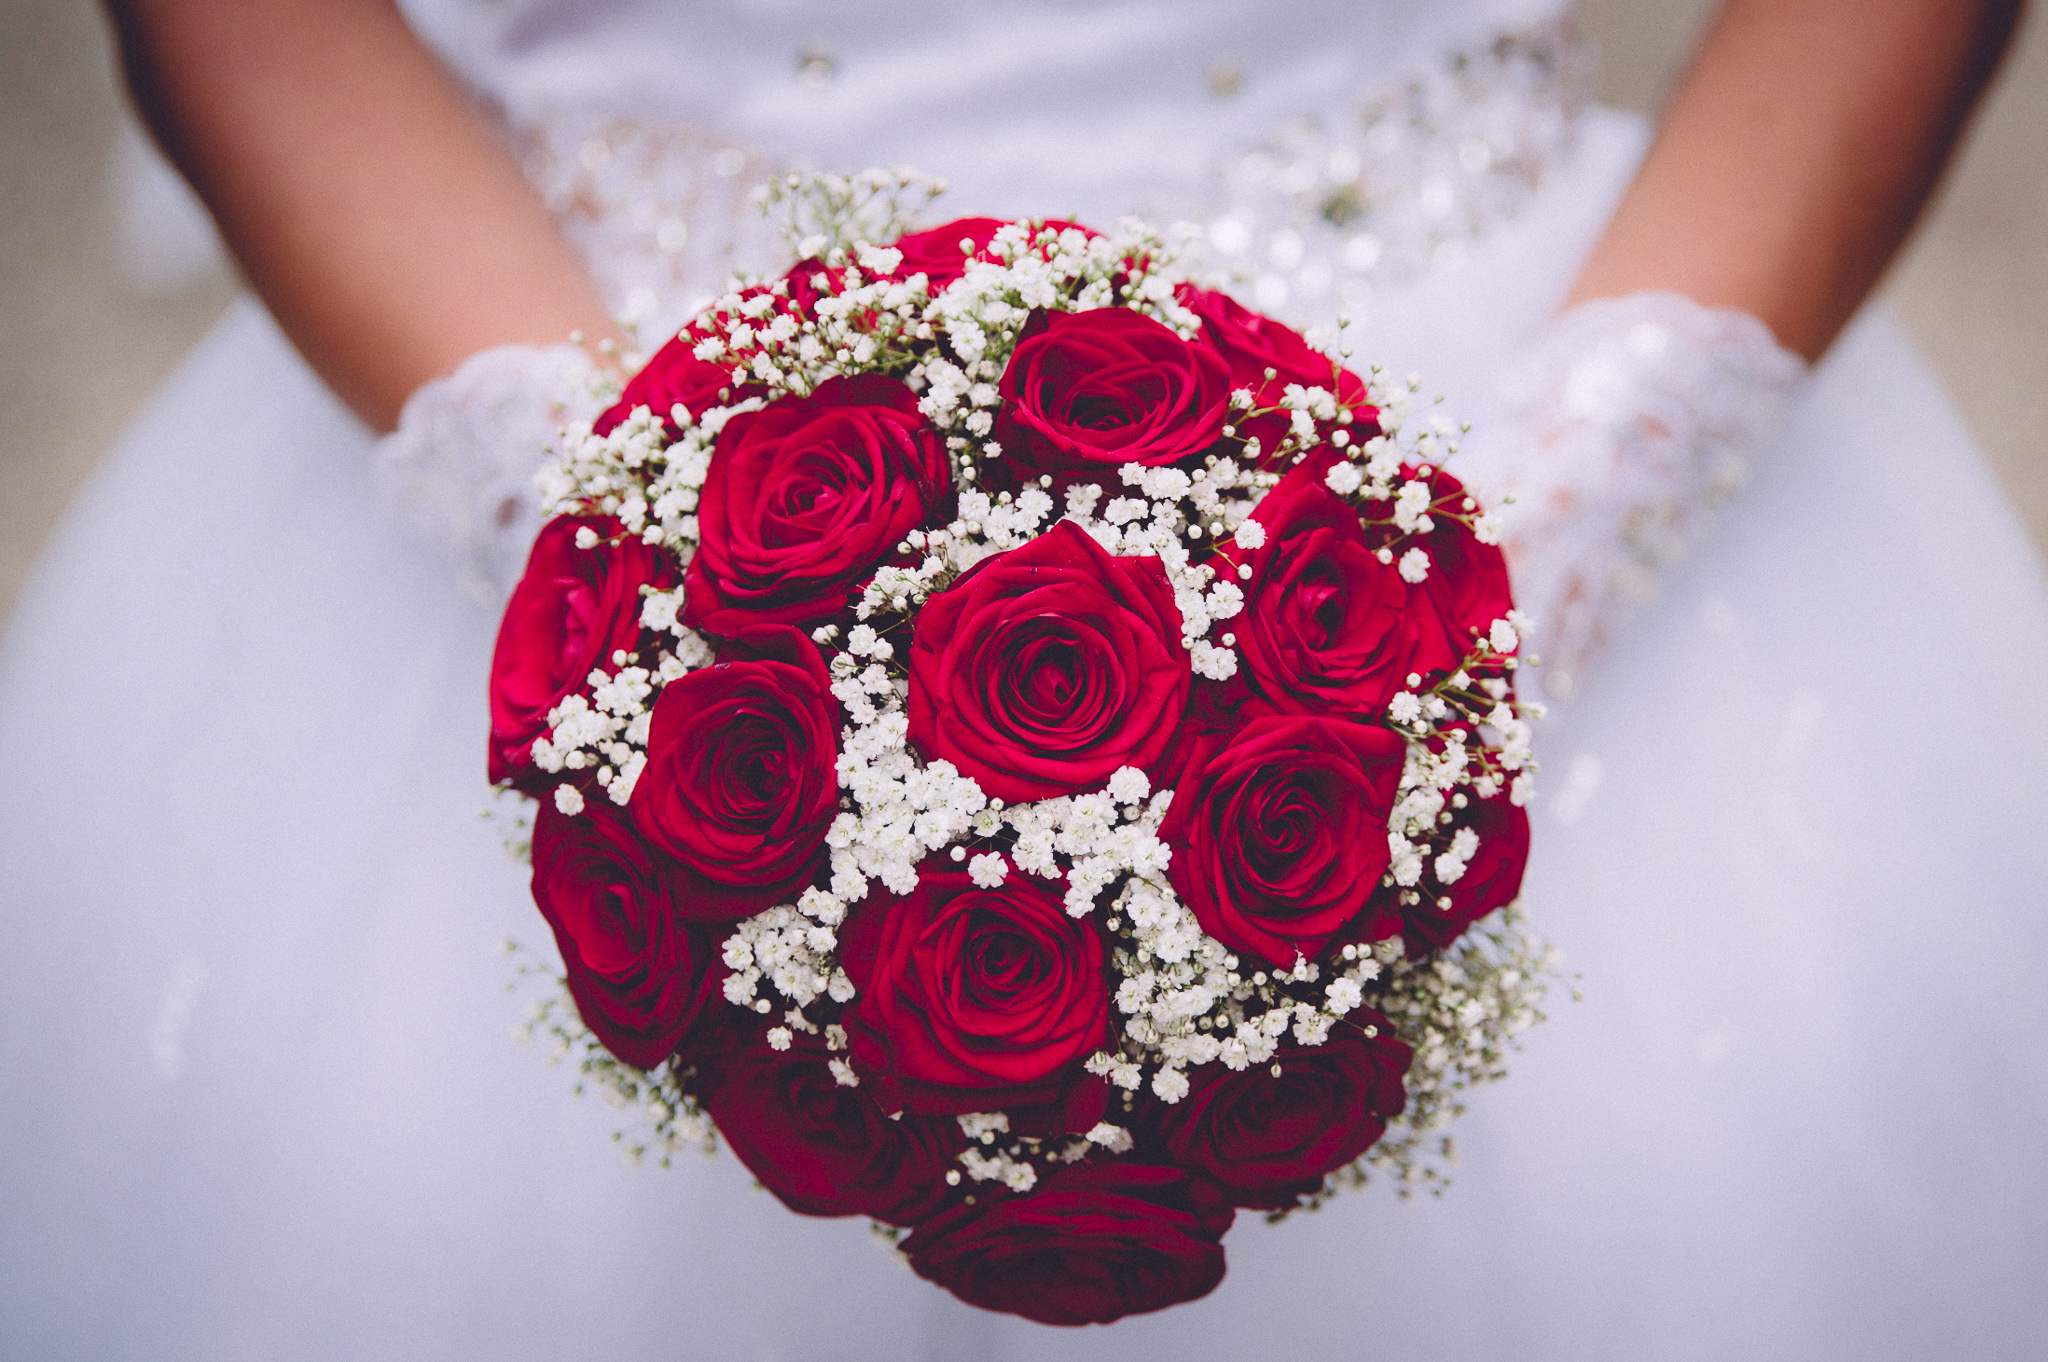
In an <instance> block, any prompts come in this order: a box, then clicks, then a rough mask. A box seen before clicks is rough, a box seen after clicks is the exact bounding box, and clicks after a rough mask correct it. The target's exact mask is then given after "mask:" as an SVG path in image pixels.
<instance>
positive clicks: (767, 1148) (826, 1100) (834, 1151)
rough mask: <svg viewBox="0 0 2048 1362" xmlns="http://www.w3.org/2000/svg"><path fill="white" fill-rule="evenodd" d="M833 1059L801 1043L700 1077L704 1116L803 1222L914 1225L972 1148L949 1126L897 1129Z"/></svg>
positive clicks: (729, 1062)
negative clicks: (859, 1219) (845, 1219)
mask: <svg viewBox="0 0 2048 1362" xmlns="http://www.w3.org/2000/svg"><path fill="white" fill-rule="evenodd" d="M831 1059H832V1055H831V1053H830V1052H829V1051H827V1050H826V1048H825V1046H824V1044H823V1043H822V1042H821V1041H819V1040H818V1039H817V1038H815V1037H812V1036H806V1035H803V1034H798V1035H797V1036H796V1037H795V1039H794V1041H793V1043H792V1044H791V1045H790V1047H789V1048H788V1049H787V1050H780V1051H778V1050H776V1049H774V1048H772V1047H771V1046H770V1045H769V1044H768V1043H767V1041H766V1040H765V1039H762V1038H760V1037H756V1038H755V1039H754V1040H752V1041H751V1042H750V1043H748V1044H746V1045H744V1046H741V1047H739V1048H736V1049H733V1050H730V1051H728V1052H726V1053H724V1054H721V1055H719V1056H718V1057H717V1058H716V1059H714V1060H712V1061H710V1062H709V1063H707V1064H706V1065H705V1066H704V1067H703V1069H702V1070H701V1071H700V1083H701V1084H702V1088H701V1090H702V1091H703V1092H705V1094H706V1096H705V1108H706V1110H708V1111H709V1112H710V1113H711V1119H712V1120H714V1121H716V1122H717V1123H718V1130H719V1133H720V1134H721V1135H723V1136H724V1137H725V1140H726V1143H727V1144H730V1145H731V1146H732V1149H733V1153H735V1154H737V1155H738V1156H739V1159H740V1162H741V1163H744V1164H745V1165H746V1166H747V1167H748V1168H749V1169H750V1170H752V1172H753V1174H754V1176H755V1177H757V1178H759V1179H760V1180H761V1185H762V1186H763V1187H766V1188H767V1189H768V1190H769V1191H771V1192H773V1193H775V1195H776V1196H778V1197H780V1198H781V1199H782V1202H783V1204H784V1205H786V1206H788V1207H789V1208H790V1209H791V1210H793V1211H796V1212H799V1213H800V1214H803V1215H865V1216H871V1217H873V1218H874V1219H876V1220H881V1221H885V1222H887V1223H889V1224H892V1225H908V1224H912V1223H914V1222H915V1221H917V1220H920V1219H922V1218H923V1217H924V1216H926V1215H929V1214H930V1213H931V1212H932V1211H933V1210H935V1209H937V1207H938V1205H939V1203H940V1202H941V1201H943V1200H944V1199H945V1197H946V1195H947V1192H948V1190H949V1189H948V1187H947V1184H946V1171H947V1169H948V1168H950V1167H952V1165H953V1159H954V1157H955V1156H956V1155H958V1154H959V1152H960V1151H961V1149H963V1148H965V1147H966V1142H967V1139H966V1136H965V1135H964V1134H963V1133H962V1132H961V1130H960V1123H959V1122H958V1121H956V1120H955V1119H954V1118H952V1117H951V1116H911V1115H903V1116H900V1117H898V1118H897V1119H894V1120H891V1119H890V1118H889V1116H888V1115H887V1114H885V1113H884V1112H883V1111H882V1108H881V1106H880V1105H879V1104H877V1103H876V1101H875V1099H874V1097H873V1096H872V1095H871V1094H870V1093H869V1092H868V1090H867V1089H865V1088H850V1087H847V1086H845V1085H844V1084H842V1083H840V1081H839V1080H838V1079H837V1078H835V1077H834V1076H833V1074H832V1070H831V1069H830V1068H829V1067H828V1065H829V1063H830V1061H831Z"/></svg>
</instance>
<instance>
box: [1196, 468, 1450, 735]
mask: <svg viewBox="0 0 2048 1362" xmlns="http://www.w3.org/2000/svg"><path fill="white" fill-rule="evenodd" d="M1252 519H1253V520H1255V521H1257V522H1258V523H1259V525H1260V526H1261V527H1263V528H1264V530H1265V532H1266V540H1265V543H1264V544H1263V545H1261V546H1260V547H1259V548H1256V549H1252V550H1249V551H1247V550H1244V549H1239V548H1237V547H1235V545H1234V544H1233V545H1232V546H1231V547H1230V548H1228V549H1227V550H1226V553H1227V555H1228V556H1229V558H1230V559H1231V561H1232V562H1234V563H1249V564H1250V565H1251V569H1252V575H1251V578H1250V580H1249V581H1248V582H1246V584H1245V605H1244V614H1243V622H1242V623H1240V624H1238V625H1237V626H1236V630H1237V636H1238V640H1239V646H1240V647H1241V648H1242V649H1243V656H1244V661H1245V670H1246V671H1247V673H1248V674H1249V676H1248V680H1249V681H1250V683H1251V685H1252V687H1253V689H1254V690H1255V691H1256V692H1257V693H1258V695H1260V696H1261V697H1262V698H1263V699H1265V700H1266V701H1267V702H1268V703H1270V704H1271V705H1272V707H1273V708H1275V709H1278V710H1284V711H1287V712H1290V713H1300V714H1315V713H1329V712H1337V713H1352V714H1362V715H1377V714H1380V713H1382V712H1384V711H1385V709H1386V705H1387V701H1388V700H1390V699H1392V698H1393V695H1394V692H1395V691H1397V690H1400V689H1401V688H1402V687H1403V686H1404V685H1405V684H1406V683H1407V678H1408V674H1409V673H1410V672H1415V671H1420V672H1429V671H1448V670H1449V669H1450V668H1452V667H1454V666H1456V665H1457V663H1458V661H1459V659H1460V658H1461V657H1462V656H1463V651H1462V649H1461V650H1459V651H1458V652H1451V651H1449V649H1448V645H1447V642H1446V640H1445V638H1444V634H1443V630H1442V628H1441V627H1440V625H1439V624H1438V622H1437V616H1436V612H1435V610H1434V608H1433V607H1432V605H1431V603H1430V602H1428V601H1427V600H1426V599H1425V598H1424V597H1423V595H1422V593H1421V592H1420V591H1419V590H1417V589H1414V588H1411V587H1410V586H1409V584H1408V583H1407V582H1406V581H1405V580H1403V579H1402V577H1401V573H1400V570H1399V569H1398V568H1396V567H1395V566H1394V565H1393V564H1391V563H1382V562H1381V561H1380V560H1379V558H1378V556H1377V555H1376V554H1375V553H1374V551H1373V549H1372V547H1371V546H1370V545H1369V544H1368V543H1367V542H1366V537H1365V531H1364V530H1363V529H1361V528H1360V526H1359V522H1358V512H1356V511H1355V510H1353V509H1352V508H1351V507H1350V506H1348V505H1346V504H1345V503H1344V502H1343V501H1342V500H1340V499H1339V498H1338V497H1337V496H1336V494H1334V493H1333V492H1331V491H1330V489H1329V488H1327V487H1325V486H1323V484H1322V482H1321V481H1320V479H1319V478H1317V477H1315V476H1312V475H1310V474H1308V473H1306V472H1305V471H1304V470H1303V469H1296V470H1294V471H1293V472H1291V473H1289V474H1288V475H1287V476H1286V477H1284V478H1282V479H1281V480H1280V485H1279V486H1277V487H1275V488H1274V489H1273V490H1272V491H1270V492H1268V493H1267V494H1266V496H1265V498H1264V499H1263V500H1261V501H1260V502H1259V505H1258V509H1257V510H1256V511H1254V512H1253V513H1252Z"/></svg>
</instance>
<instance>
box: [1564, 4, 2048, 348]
mask: <svg viewBox="0 0 2048 1362" xmlns="http://www.w3.org/2000/svg"><path fill="white" fill-rule="evenodd" d="M2021 8H2022V0H1729V3H1728V4H1727V5H1726V6H1725V7H1724V8H1723V9H1722V11H1721V13H1720V15H1719V16H1718V18H1717V19H1716V20H1715V22H1714V24H1713V25H1712V27H1711V28H1710V29H1709V30H1708V33H1707V36H1706V39H1705V41H1703V42H1702V43H1701V45H1700V47H1699V50H1698V52H1697V54H1696V55H1695V57H1694V59H1693V62H1692V65H1691V67H1690V69H1689V70H1688V71H1687V73H1686V76H1685V79H1684V81H1683V83H1682V84H1681V85H1680V86H1679V88H1678V90H1677V91H1676V93H1675V94H1674V96H1673V98H1672V100H1671V102H1670V105H1669V107H1668V108H1667V109H1666V111H1665V114H1664V118H1663V122H1662V125H1661V126H1660V128H1659V130H1658V135H1657V141H1656V144H1655V145H1654V146H1653V147H1652V149H1651V151H1650V155H1649V158H1648V159H1647V160H1646V161H1645V162H1644V165H1643V168H1642V172H1641V174H1640V175H1639V176H1638V177H1637V179H1636V181H1635V184H1634V185H1633V186H1632V187H1631V188H1630V190H1629V192H1628V196H1627V197H1626V198H1625V199H1624V200H1623V202H1622V205H1621V209H1620V211H1619V212H1617V213H1616V214H1615V217H1614V221H1613V223H1612V224H1611V225H1610V226H1609V228H1608V230H1607V233H1606V235H1605V237H1604V238H1603V239H1602V240H1601V242H1600V244H1599V247H1598V248H1597V249H1596V251H1595V252H1594V254H1593V257H1592V259H1591V260H1590V261H1589V262H1588V264H1587V267H1586V271H1585V274H1584V276H1583V277H1582V278H1581V280H1580V282H1579V285H1578V289H1577V293H1576V296H1575V299H1574V300H1575V301H1577V300H1580V299H1586V298H1606V297H1619V296H1621V295H1624V294H1628V293H1633V292H1635V291H1637V290H1641V289H1660V290H1666V291H1669V292H1672V293H1679V294H1683V295H1685V296H1686V297H1689V298H1692V299H1693V300H1695V301H1696V302H1699V303H1702V304H1705V305H1707V306H1710V307H1730V308H1738V309H1740V310H1742V311H1744V312H1747V313H1749V314H1751V315H1752V316H1755V317H1758V318H1760V319H1761V320H1762V321H1763V322H1764V323H1765V324H1766V325H1768V326H1769V327H1770V329H1771V331H1772V332H1773V333H1774V334H1775V335H1776V336H1777V338H1778V339H1779V340H1780V341H1781V342H1782V343H1783V344H1784V345H1786V346H1787V347H1788V348H1790V349H1792V350H1795V351H1797V352H1798V353H1799V354H1801V355H1803V356H1805V357H1806V358H1807V359H1809V360H1811V359H1817V358H1818V357H1819V356H1820V354H1821V352H1822V351H1823V350H1825V349H1826V348H1827V347H1828V344H1829V342H1831V341H1832V340H1833V339H1834V338H1835V336H1836V334H1837V333H1838V332H1840V331H1841V329H1842V327H1843V326H1844V325H1846V324H1847V322H1848V320H1849V318H1850V317H1851V316H1852V315H1854V313H1855V311H1856V309H1857V308H1858V307H1859V306H1861V305H1862V303H1863V300H1864V298H1865V297H1866V296H1867V295H1868V294H1869V292H1870V290H1871V288H1872V287H1873V286H1874V285H1875V284H1876V282H1877V279H1878V276H1879V275H1880V274H1881V273H1882V272H1883V270H1884V267H1885V265H1886V264H1887V263H1888V262H1889V261H1890V260H1891V257H1892V255H1893V253H1894V252H1895V251H1896V250H1897V249H1898V246H1899V243H1900V242H1901V241H1902V240H1904V238H1905V235H1906V233H1907V231H1908V230H1909V229H1910V228H1911V227H1912V225H1913V221H1914V219H1915V218H1917V217H1918V216H1919V213H1920V209H1921V207H1922V205H1923V204H1924V203H1925V202H1926V200H1927V196H1928V194H1929V193H1930V192H1931V191H1932V190H1933V187H1934V184H1935V181H1936V179H1937V178H1938V177H1939V175H1940V173H1941V169H1942V166H1943V165H1944V164H1945V163H1946V161H1947V159H1948V155H1949V151H1950V149H1951V148H1952V147H1953V146H1954V143H1955V140H1956V136H1957V134H1958V133H1959V132H1960V131H1961V129H1962V126H1963V122H1964V119H1965V118H1966V117H1967V115H1968V114H1969V111H1970V109H1971V107H1972V106H1973V105H1974V104H1975V103H1976V101H1977V97H1978V95H1979V94H1981V93H1982V91H1983V89H1984V86H1985V83H1986V82H1987V81H1988V80H1989V79H1990V77H1991V74H1992V71H1993V70H1994V68H1995V67H1996V66H1997V63H1998V59H1999V56H2000V54H2001V53H2002V52H2003V51H2004V49H2005V46H2006V43H2007V40H2008V39H2009V38H2010V37H2011V34H2012V31H2013V29H2014V27H2015V25H2016V23H2017V21H2018V19H2019V15H2020V11H2021Z"/></svg>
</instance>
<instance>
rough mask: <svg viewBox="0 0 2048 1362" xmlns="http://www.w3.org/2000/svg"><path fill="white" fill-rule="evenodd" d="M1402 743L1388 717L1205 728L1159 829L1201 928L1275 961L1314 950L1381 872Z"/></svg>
mask: <svg viewBox="0 0 2048 1362" xmlns="http://www.w3.org/2000/svg"><path fill="white" fill-rule="evenodd" d="M1405 754H1406V745H1405V744H1404V743H1403V742H1402V741H1401V739H1400V738H1399V737H1397V736H1395V735H1394V734H1393V733H1390V732H1388V731H1387V730H1386V729H1384V728H1377V727H1373V726H1371V725H1368V724H1360V723H1349V722H1345V721H1341V720H1336V719H1324V718H1315V717H1307V716H1294V715H1259V716H1256V717H1253V718H1251V719H1248V720H1247V721H1246V722H1245V724H1244V726H1243V727H1242V728H1239V729H1237V730H1236V731H1235V732H1233V733H1229V734H1226V735H1223V736H1220V737H1210V738H1206V739H1204V740H1202V742H1201V744H1200V745H1199V747H1198V749H1197V750H1196V751H1195V752H1194V753H1193V755H1192V756H1191V757H1190V759H1189V762H1188V766H1187V770H1186V773H1185V774H1183V775H1182V776H1181V778H1180V783H1179V784H1178V786H1176V787H1175V789H1174V792H1173V802H1172V803H1171V804H1170V805H1168V807H1167V813H1166V821H1165V823H1164V824H1163V825H1162V826H1161V827H1160V829H1159V840H1160V841H1162V842H1164V843H1166V844H1167V845H1168V846H1170V847H1172V848H1174V852H1173V861H1172V864H1171V865H1170V866H1169V867H1168V868H1167V877H1168V878H1169V879H1170V880H1172V881H1173V887H1174V889H1175V890H1177V891H1178V892H1179V894H1180V896H1181V898H1182V899H1183V900H1184V901H1185V902H1186V903H1187V905H1188V907H1189V908H1190V909H1192V910H1193V912H1194V914H1195V917H1196V918H1197V919H1198V920H1199V921H1200V922H1201V924H1202V930H1204V931H1206V932H1208V933H1209V935H1211V936H1213V937H1215V938H1216V939H1217V940H1218V941H1221V942H1222V943H1223V944H1224V945H1226V946H1228V947H1230V948H1231V949H1232V950H1234V951H1242V952H1244V953H1246V954H1250V955H1255V956H1258V957H1259V958H1260V959H1263V960H1266V961H1268V962H1269V963H1271V964H1274V965H1278V966H1280V967H1282V968H1286V967H1289V966H1291V965H1293V963H1294V959H1295V956H1296V955H1297V954H1300V955H1304V956H1311V957H1312V956H1314V955H1315V954H1316V953H1317V952H1318V951H1320V950H1321V949H1322V948H1323V945H1324V943H1325V942H1327V941H1328V940H1329V939H1330V936H1331V934H1332V933H1334V932H1336V931H1337V930H1338V929H1339V928H1341V927H1343V926H1344V925H1345V924H1346V923H1348V922H1350V921H1351V920H1352V918H1354V917H1356V916H1357V915H1358V913H1359V911H1360V910H1361V909H1363V908H1364V907H1365V906H1366V903H1367V902H1368V900H1370V899H1371V898H1372V895H1373V891H1374V890H1376V889H1377V888H1379V882H1380V876H1381V875H1382V874H1384V873H1385V872H1386V869H1387V864H1388V862H1389V860H1390V859H1391V856H1390V853H1389V852H1388V849H1387V815H1388V813H1389V812H1390V811H1391V810H1392V808H1393V804H1394V791H1395V789H1396V787H1397V786H1398V785H1399V784H1400V780H1401V766H1402V761H1403V758H1404V756H1405Z"/></svg>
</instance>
